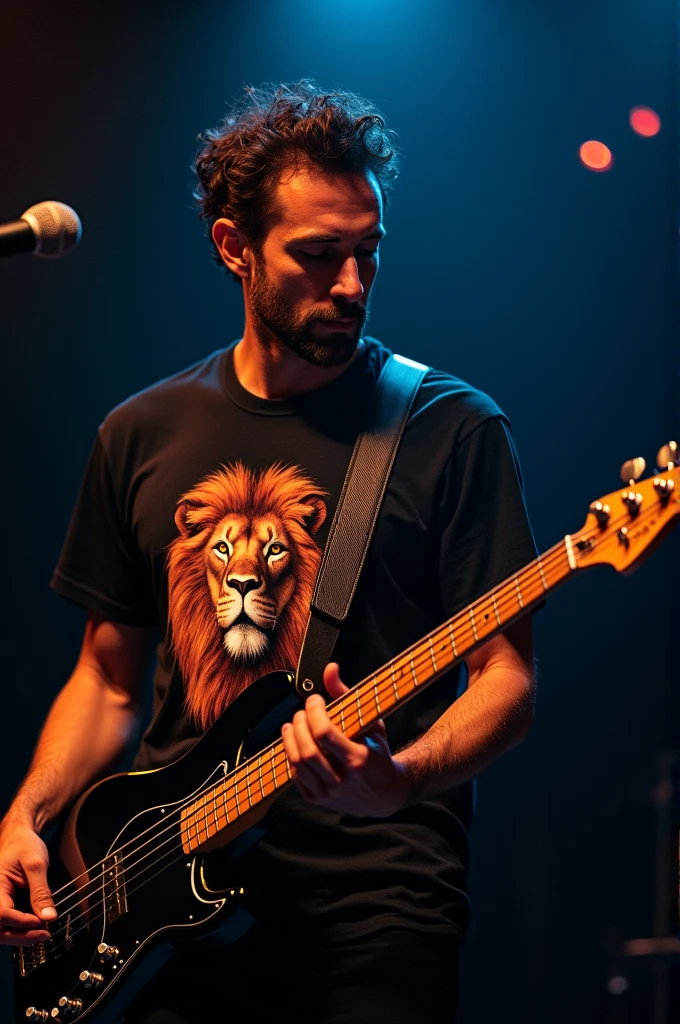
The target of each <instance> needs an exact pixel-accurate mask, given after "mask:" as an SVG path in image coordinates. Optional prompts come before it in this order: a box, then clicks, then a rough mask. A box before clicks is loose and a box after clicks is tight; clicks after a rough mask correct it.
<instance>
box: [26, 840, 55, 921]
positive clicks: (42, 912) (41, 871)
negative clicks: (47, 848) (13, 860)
mask: <svg viewBox="0 0 680 1024" xmlns="http://www.w3.org/2000/svg"><path fill="white" fill-rule="evenodd" d="M21 866H22V868H23V869H24V874H25V875H26V879H27V881H28V888H29V890H30V894H31V906H32V907H33V911H34V913H35V914H37V915H38V917H39V918H40V919H41V920H42V921H54V919H55V917H56V916H57V911H56V909H55V906H54V900H53V899H52V893H51V892H50V888H49V886H48V884H47V855H45V856H44V857H40V856H39V855H38V854H34V855H33V856H32V857H31V858H30V859H28V858H27V859H26V860H25V861H22V864H21Z"/></svg>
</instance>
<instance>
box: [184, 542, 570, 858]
mask: <svg viewBox="0 0 680 1024" xmlns="http://www.w3.org/2000/svg"><path fill="white" fill-rule="evenodd" d="M574 568H575V560H574V555H573V549H572V540H571V537H569V536H567V537H565V538H564V540H562V541H560V542H559V543H558V544H556V545H555V546H554V547H553V548H550V550H549V551H546V552H545V553H544V554H543V555H541V556H540V557H539V558H536V559H535V560H534V561H533V562H530V563H529V565H527V566H525V567H524V568H523V569H521V570H520V571H519V572H517V573H515V575H513V576H511V577H509V578H508V579H506V580H504V581H503V582H502V583H500V584H499V585H498V586H497V587H494V588H493V590H490V591H489V592H488V593H486V594H485V595H484V596H483V597H480V598H479V599H478V600H477V601H474V602H473V603H472V604H470V605H468V607H467V608H465V609H463V611H461V612H458V614H457V615H454V616H453V617H452V618H450V619H448V620H447V621H446V622H444V623H443V624H442V625H441V626H439V627H437V629H435V630H433V631H432V633H430V634H428V636H426V637H423V639H422V640H419V641H418V642H417V643H415V644H413V645H412V646H411V647H409V648H408V649H407V650H406V651H403V652H402V653H401V654H399V655H398V656H397V657H396V658H393V659H392V661H389V662H388V663H387V664H386V665H383V667H382V668H381V669H378V671H377V672H375V673H374V674H373V675H371V676H368V677H367V678H366V679H364V680H362V681H361V682H360V683H358V684H357V685H356V686H355V687H353V689H351V690H349V692H348V693H345V694H343V696H342V697H339V698H338V699H337V700H335V701H333V702H332V703H331V704H329V705H328V714H329V717H330V719H331V721H332V722H333V723H334V724H335V725H337V726H338V727H339V728H340V729H342V731H343V732H344V733H345V734H346V735H347V736H349V737H350V739H352V738H356V737H358V736H360V735H361V734H362V733H363V732H365V731H366V730H367V729H370V727H371V726H372V725H374V724H375V722H376V721H377V720H378V719H379V718H384V717H386V716H387V715H389V714H390V713H391V712H392V711H394V710H395V709H396V708H397V707H399V706H400V705H402V704H404V703H405V702H406V701H407V700H409V698H410V697H412V696H413V694H414V693H415V692H416V691H417V690H422V689H423V688H424V687H425V686H427V685H428V684H429V683H431V682H433V681H434V680H435V679H437V678H438V677H439V676H440V675H442V674H443V673H444V672H446V671H448V670H449V669H451V668H452V667H453V666H454V665H455V664H457V662H459V661H461V660H462V659H463V658H464V657H465V655H466V654H467V653H469V652H470V651H471V650H472V649H473V648H474V647H476V646H477V645H478V644H481V643H482V642H483V641H484V640H488V639H489V638H490V637H491V636H493V635H494V634H495V633H498V632H500V631H501V630H502V629H504V628H505V627H506V626H507V625H509V623H511V622H512V621H513V620H514V619H516V618H518V617H519V616H521V615H523V614H524V613H525V612H526V611H527V610H528V609H530V608H532V607H534V606H535V605H536V604H538V603H539V602H540V601H541V600H542V599H543V598H544V596H545V595H546V594H547V593H548V591H550V590H553V589H555V587H557V586H559V584H560V583H562V582H563V581H564V580H565V579H566V578H567V577H568V576H569V574H570V572H571V571H572V570H573V569H574ZM290 781H291V776H290V770H289V767H288V760H287V758H286V755H285V752H284V749H283V744H282V743H281V741H280V740H279V741H277V742H276V743H273V744H272V745H271V746H270V747H267V748H266V749H265V750H263V751H262V752H261V753H260V754H259V755H258V756H257V757H255V758H251V759H250V760H248V761H246V762H245V763H244V764H243V765H241V766H240V767H239V768H238V769H236V770H235V771H234V772H232V773H231V774H230V775H229V776H227V777H226V778H225V779H223V780H222V781H221V782H220V783H218V784H217V785H216V786H215V787H213V788H211V789H210V790H209V791H207V792H206V793H204V794H203V795H202V796H201V797H199V798H198V799H197V800H196V801H194V802H193V803H191V804H190V805H188V806H187V807H186V808H185V809H184V811H183V812H182V818H181V833H182V846H183V849H184V852H185V853H187V854H190V853H192V852H194V851H196V850H197V849H199V848H200V847H203V846H205V844H206V843H208V842H209V841H210V840H213V839H214V838H215V837H216V836H217V835H218V833H220V832H221V831H222V830H224V829H226V828H227V827H228V826H230V825H234V823H235V822H236V821H237V819H239V818H241V817H242V816H243V815H246V814H247V813H248V812H249V811H255V810H256V809H257V808H258V806H259V805H262V803H263V802H264V801H269V800H270V799H271V798H273V797H274V796H277V795H278V794H279V793H280V792H281V791H282V790H283V788H284V787H285V786H287V785H288V784H289V783H290Z"/></svg>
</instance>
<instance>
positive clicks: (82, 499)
mask: <svg viewBox="0 0 680 1024" xmlns="http://www.w3.org/2000/svg"><path fill="white" fill-rule="evenodd" d="M126 493H127V488H126V486H125V481H123V480H114V477H113V474H112V472H111V467H110V465H109V460H108V458H107V455H106V451H105V449H104V446H103V444H102V441H101V438H100V436H99V435H97V439H96V441H95V444H94V447H93V448H92V452H91V453H90V458H89V461H88V464H87V467H86V469H85V474H84V476H83V480H82V483H81V485H80V491H79V494H78V498H77V500H76V504H75V508H74V510H73V513H72V516H71V521H70V523H69V527H68V531H67V534H66V539H65V541H64V546H63V548H62V551H61V555H60V556H59V561H58V562H57V566H56V568H55V570H54V574H53V576H52V579H51V581H50V586H51V587H52V589H53V590H55V591H56V592H57V593H58V594H60V595H61V596H62V597H65V598H67V599H68V600H69V601H73V602H75V603H76V604H79V605H81V606H82V607H85V608H88V609H89V610H91V611H94V612H97V613H98V614H100V615H103V616H105V617H106V618H108V619H111V620H112V621H115V622H122V623H124V624H126V625H131V626H153V625H156V624H157V622H158V613H157V611H156V608H155V602H154V599H153V590H152V585H151V574H150V572H149V570H148V569H147V568H146V566H145V565H144V563H143V560H142V558H141V555H140V553H139V551H138V549H137V548H136V545H135V544H134V541H133V538H132V535H131V530H130V528H129V525H128V524H127V522H126V514H125V513H126Z"/></svg>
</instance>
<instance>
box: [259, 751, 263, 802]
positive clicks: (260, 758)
mask: <svg viewBox="0 0 680 1024" xmlns="http://www.w3.org/2000/svg"><path fill="white" fill-rule="evenodd" d="M257 777H258V779H259V781H260V793H261V794H262V799H263V800H264V786H263V785H262V754H260V756H259V757H258V759H257Z"/></svg>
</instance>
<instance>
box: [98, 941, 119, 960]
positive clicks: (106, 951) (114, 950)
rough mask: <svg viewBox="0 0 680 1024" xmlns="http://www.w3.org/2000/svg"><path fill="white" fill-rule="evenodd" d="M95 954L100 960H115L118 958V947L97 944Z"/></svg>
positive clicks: (103, 943) (104, 943)
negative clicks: (97, 954)
mask: <svg viewBox="0 0 680 1024" xmlns="http://www.w3.org/2000/svg"><path fill="white" fill-rule="evenodd" d="M97 952H98V953H99V955H100V957H101V958H102V960H115V959H116V958H117V957H119V956H120V950H119V949H118V946H109V945H108V944H107V943H106V942H100V943H99V945H98V946H97Z"/></svg>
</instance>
